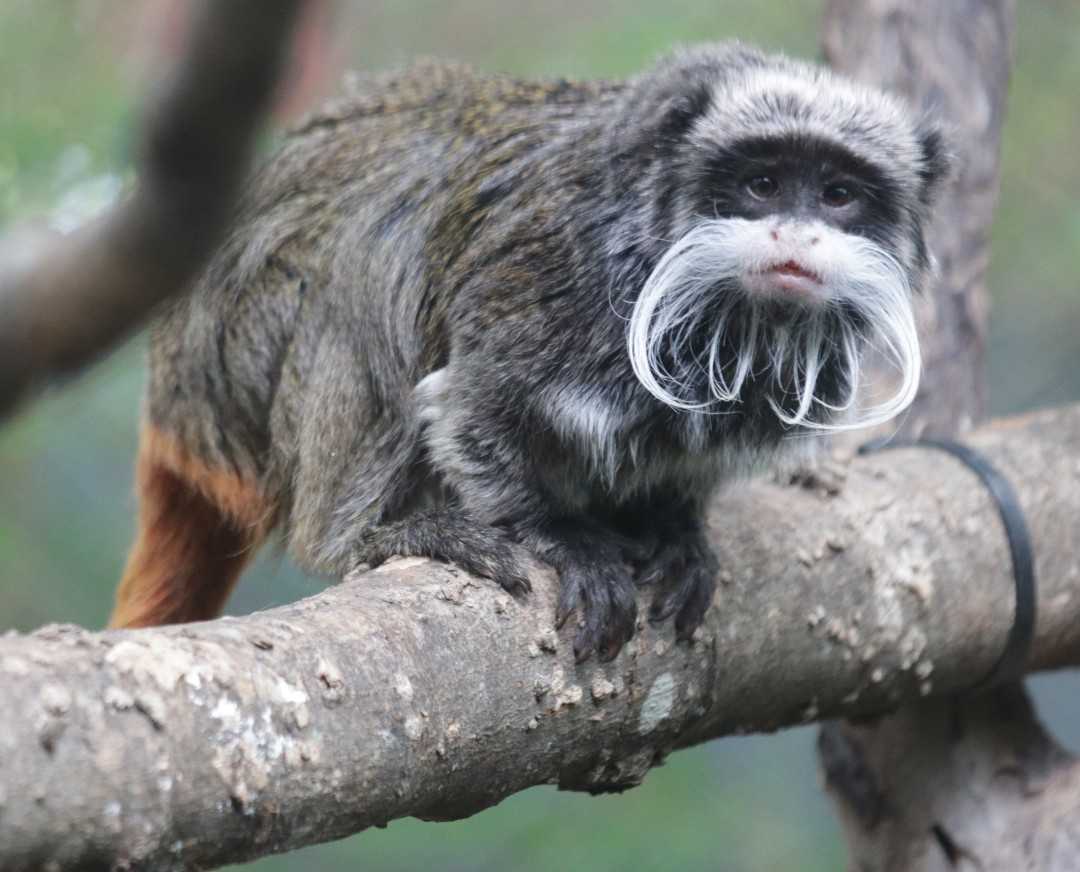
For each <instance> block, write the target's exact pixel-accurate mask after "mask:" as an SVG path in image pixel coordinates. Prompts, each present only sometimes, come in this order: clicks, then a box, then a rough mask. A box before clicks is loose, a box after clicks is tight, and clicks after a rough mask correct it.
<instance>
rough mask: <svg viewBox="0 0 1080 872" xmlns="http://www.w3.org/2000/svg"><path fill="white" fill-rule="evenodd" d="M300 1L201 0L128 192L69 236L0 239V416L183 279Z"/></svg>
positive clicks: (236, 170) (230, 196) (214, 218)
mask: <svg viewBox="0 0 1080 872" xmlns="http://www.w3.org/2000/svg"><path fill="white" fill-rule="evenodd" d="M303 5H304V0H230V2H212V0H204V2H202V3H200V4H199V6H198V10H197V13H196V14H195V16H194V21H195V24H194V27H193V28H192V31H191V33H190V35H189V42H190V44H189V46H188V51H187V53H186V54H185V56H184V57H183V59H182V60H181V62H180V63H179V64H178V65H177V67H176V68H175V69H174V70H172V72H171V74H170V75H169V76H168V77H167V78H166V79H165V80H164V81H163V82H162V83H161V84H160V86H159V88H158V91H157V94H156V96H155V98H154V99H152V100H151V101H150V102H149V104H148V106H147V111H146V113H145V118H144V122H143V125H142V129H141V131H140V133H139V141H138V150H137V155H136V164H137V170H138V183H137V186H136V189H135V191H134V193H133V194H132V195H131V196H130V197H128V198H127V199H125V200H124V201H123V202H122V203H120V204H119V205H117V206H116V207H114V208H113V209H111V210H110V211H109V212H108V213H107V214H106V215H104V216H103V217H102V218H100V219H99V220H97V221H94V222H93V223H91V224H90V225H88V226H86V227H84V228H82V229H81V230H78V231H76V232H75V233H73V234H71V235H70V236H67V237H62V238H59V239H54V238H49V239H43V238H41V237H34V236H31V235H30V234H29V233H28V232H22V233H19V234H17V235H15V236H12V237H10V238H8V239H6V240H0V415H3V414H5V413H6V412H8V411H10V410H11V408H12V407H13V406H14V404H15V403H16V402H17V401H18V400H19V399H20V398H21V397H22V396H24V395H25V393H26V392H27V390H29V389H30V388H32V387H33V386H34V385H36V384H39V383H44V382H47V381H49V380H51V379H55V378H60V377H63V376H66V375H71V374H73V373H74V372H76V371H77V370H78V369H80V368H81V367H83V366H85V365H86V364H87V363H88V362H90V361H91V360H92V359H93V358H94V357H96V356H98V355H100V354H101V353H103V352H104V351H105V350H106V349H107V348H109V347H111V346H112V345H114V344H116V343H117V342H118V341H119V340H120V339H122V338H124V337H125V336H127V335H128V334H129V333H130V332H131V331H132V330H133V329H134V328H135V327H136V326H138V324H140V323H142V321H143V320H144V319H145V318H146V317H147V316H148V315H149V314H150V312H151V311H152V310H153V309H154V307H155V306H157V305H158V304H159V303H161V301H162V300H165V299H167V298H168V297H170V296H172V295H174V294H177V293H179V292H181V291H182V290H183V289H184V288H185V287H187V285H188V283H189V282H190V280H191V279H192V278H193V277H194V275H195V274H196V272H197V271H198V270H199V268H200V267H201V266H202V265H203V263H204V262H205V260H206V259H207V257H208V256H209V255H210V253H211V252H212V251H213V248H214V246H215V245H216V244H217V242H218V240H219V238H220V236H221V234H222V232H223V231H224V229H225V225H226V223H227V219H228V216H229V213H230V210H231V209H232V206H233V202H234V200H235V197H236V195H237V193H238V191H239V188H240V186H241V183H242V182H243V180H244V178H245V176H246V174H247V170H248V164H249V162H250V158H251V155H252V151H253V145H254V141H255V137H256V134H257V133H258V127H259V121H260V120H261V119H262V117H263V115H264V114H265V111H266V110H267V109H268V108H269V105H270V102H271V99H272V97H273V94H274V88H275V85H276V83H277V81H278V74H279V72H280V70H281V68H282V66H283V62H284V59H285V55H286V50H287V48H288V44H289V40H288V36H289V33H290V32H291V29H292V25H293V22H294V20H295V19H296V16H297V14H298V12H299V10H300V9H301V8H302V7H303Z"/></svg>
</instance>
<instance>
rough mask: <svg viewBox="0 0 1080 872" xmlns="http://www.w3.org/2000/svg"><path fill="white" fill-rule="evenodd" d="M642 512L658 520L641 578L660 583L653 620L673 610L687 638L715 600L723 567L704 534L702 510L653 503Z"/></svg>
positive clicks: (679, 631)
mask: <svg viewBox="0 0 1080 872" xmlns="http://www.w3.org/2000/svg"><path fill="white" fill-rule="evenodd" d="M644 514H645V516H646V517H649V518H650V519H660V520H659V521H658V523H656V524H655V526H654V527H653V530H652V533H653V535H654V536H655V537H656V548H655V551H654V553H653V554H652V556H651V557H649V558H648V559H647V560H646V561H644V562H643V564H642V566H641V568H640V570H639V572H638V579H637V582H638V584H640V585H655V586H656V587H657V592H656V594H655V596H654V597H653V601H652V605H651V607H650V608H649V620H650V621H654V622H659V621H664V620H667V619H668V618H669V617H671V616H672V615H675V632H676V633H677V634H678V637H679V638H680V639H689V638H690V636H691V635H693V632H694V630H696V629H697V627H698V626H699V625H700V624H701V621H702V619H703V618H704V617H705V612H706V611H707V610H708V608H709V605H710V604H711V603H712V599H713V593H714V592H715V590H716V575H717V571H718V569H719V567H718V564H717V561H716V556H715V555H714V554H713V551H712V548H711V547H710V546H709V543H708V541H707V540H706V538H705V530H704V526H703V524H702V519H701V517H702V513H701V511H700V510H699V509H698V508H696V507H693V506H685V505H684V506H679V507H670V506H665V507H656V506H652V507H650V509H649V510H648V511H647V512H646V513H644Z"/></svg>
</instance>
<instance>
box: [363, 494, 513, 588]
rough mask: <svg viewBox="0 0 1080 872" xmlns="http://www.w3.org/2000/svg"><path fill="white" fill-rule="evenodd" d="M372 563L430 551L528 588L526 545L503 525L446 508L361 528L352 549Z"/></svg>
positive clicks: (425, 554) (477, 572)
mask: <svg viewBox="0 0 1080 872" xmlns="http://www.w3.org/2000/svg"><path fill="white" fill-rule="evenodd" d="M353 556H354V560H355V562H356V563H366V564H368V566H371V567H372V568H374V567H376V566H379V565H380V564H381V563H384V562H385V561H386V560H388V559H389V558H390V557H394V556H400V557H430V558H432V559H434V560H441V561H443V562H444V563H453V564H455V565H457V566H460V567H461V568H462V569H464V570H465V571H466V572H470V573H472V574H473V575H479V576H481V577H483V578H490V579H491V580H492V581H494V582H496V583H497V584H499V586H500V587H502V588H503V589H504V590H505V591H507V593H510V594H512V595H513V596H517V597H520V596H524V595H525V594H527V593H529V591H531V590H532V585H531V583H530V582H529V564H530V562H531V561H530V558H529V553H528V551H527V550H526V549H525V548H523V547H522V546H521V545H519V544H517V543H516V542H515V541H513V539H511V538H510V536H509V535H508V534H507V533H506V531H505V530H502V529H499V528H497V527H490V526H485V525H483V524H480V523H477V522H476V521H474V520H472V519H471V518H469V517H468V516H467V515H465V514H463V513H460V512H455V511H453V510H450V509H437V510H434V511H430V512H420V513H418V514H415V515H412V516H411V517H408V518H406V519H405V520H402V521H395V522H393V523H391V524H380V525H378V526H375V527H369V528H367V529H365V530H364V531H363V532H362V533H361V534H360V535H359V537H358V538H357V542H356V544H355V546H354V551H353Z"/></svg>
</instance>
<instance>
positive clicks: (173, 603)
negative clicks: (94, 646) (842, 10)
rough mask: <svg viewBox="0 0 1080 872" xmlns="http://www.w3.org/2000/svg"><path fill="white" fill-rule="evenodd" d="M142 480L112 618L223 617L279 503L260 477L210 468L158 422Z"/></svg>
mask: <svg viewBox="0 0 1080 872" xmlns="http://www.w3.org/2000/svg"><path fill="white" fill-rule="evenodd" d="M136 483H137V484H136V486H137V489H138V493H139V526H138V534H137V536H136V539H135V545H134V546H133V548H132V550H131V554H130V556H129V557H128V563H127V568H126V569H125V570H124V577H123V579H122V580H121V581H120V586H119V588H118V589H117V591H116V606H115V608H114V609H113V613H112V617H111V618H110V619H109V626H110V627H147V626H153V625H156V624H178V623H183V622H185V621H201V620H206V619H207V618H213V617H216V616H217V615H218V614H220V613H221V609H222V608H223V607H224V605H225V600H226V599H227V598H228V596H229V593H230V592H231V591H232V589H233V587H234V586H235V584H236V581H237V579H238V578H239V577H240V573H241V571H242V570H243V568H244V566H245V565H246V564H247V563H248V561H249V560H250V559H251V557H252V556H254V553H255V551H256V549H257V548H258V546H259V544H260V543H261V542H262V541H263V539H265V538H266V534H267V533H268V532H269V531H270V528H271V527H272V526H273V519H274V506H273V504H272V503H271V502H270V501H269V500H267V499H266V498H265V497H264V496H263V495H262V493H261V492H260V490H259V488H258V487H257V485H256V484H255V483H254V482H250V481H245V480H244V479H242V478H241V477H240V476H238V475H237V474H236V473H234V472H231V471H230V472H225V471H222V470H218V469H212V468H210V467H209V466H207V464H206V463H205V462H203V461H201V460H199V459H198V458H196V457H194V456H193V455H192V454H191V453H190V452H189V451H187V450H185V449H184V448H183V447H182V446H180V445H179V444H178V443H177V442H176V441H175V440H174V439H173V438H172V437H170V436H169V435H168V434H166V433H164V432H162V431H161V430H158V429H156V428H154V427H152V426H150V425H146V426H145V427H144V428H143V433H142V439H141V442H140V445H139V459H138V464H137V469H136Z"/></svg>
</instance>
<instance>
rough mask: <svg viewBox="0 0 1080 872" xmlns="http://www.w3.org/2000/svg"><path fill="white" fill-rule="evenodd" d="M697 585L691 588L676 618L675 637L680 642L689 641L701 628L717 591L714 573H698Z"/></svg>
mask: <svg viewBox="0 0 1080 872" xmlns="http://www.w3.org/2000/svg"><path fill="white" fill-rule="evenodd" d="M696 575H697V583H696V584H694V585H693V587H692V588H691V590H690V592H689V595H688V596H687V597H686V600H685V602H684V603H683V605H682V608H680V609H679V614H678V615H677V616H676V617H675V636H676V638H678V639H679V640H680V641H688V640H689V639H690V638H691V637H692V636H693V635H694V630H696V629H697V628H698V627H699V626H701V622H702V621H703V620H704V619H705V613H706V612H707V611H708V610H709V606H710V605H712V601H713V593H714V591H715V590H716V578H715V575H714V573H712V572H708V571H699V572H698V573H696Z"/></svg>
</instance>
